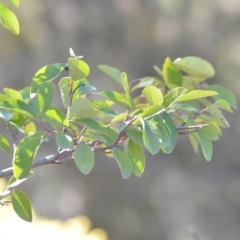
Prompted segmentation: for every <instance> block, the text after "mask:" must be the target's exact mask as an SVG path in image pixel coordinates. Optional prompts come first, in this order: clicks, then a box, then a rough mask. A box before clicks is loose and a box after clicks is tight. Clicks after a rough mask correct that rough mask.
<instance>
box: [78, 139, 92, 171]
mask: <svg viewBox="0 0 240 240" xmlns="http://www.w3.org/2000/svg"><path fill="white" fill-rule="evenodd" d="M74 161H75V163H76V165H77V167H78V169H79V170H80V171H81V172H82V173H83V174H88V173H89V172H90V171H91V170H92V168H93V165H94V153H93V151H92V149H91V148H90V147H89V146H88V145H87V144H86V143H81V144H80V145H78V146H77V147H76V150H75V153H74Z"/></svg>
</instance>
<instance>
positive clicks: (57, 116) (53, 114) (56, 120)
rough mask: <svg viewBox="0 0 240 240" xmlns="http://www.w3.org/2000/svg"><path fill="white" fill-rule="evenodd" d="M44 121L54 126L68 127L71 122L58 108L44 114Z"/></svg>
mask: <svg viewBox="0 0 240 240" xmlns="http://www.w3.org/2000/svg"><path fill="white" fill-rule="evenodd" d="M43 119H44V120H45V121H47V122H49V123H51V124H53V125H56V126H60V127H68V126H69V121H68V119H67V117H66V114H65V113H64V112H63V111H61V110H60V109H58V108H50V109H48V110H47V112H45V113H44V115H43Z"/></svg>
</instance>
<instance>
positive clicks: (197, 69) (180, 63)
mask: <svg viewBox="0 0 240 240" xmlns="http://www.w3.org/2000/svg"><path fill="white" fill-rule="evenodd" d="M174 65H175V66H176V67H177V68H178V69H180V70H181V71H183V72H185V73H187V74H189V75H191V76H194V77H198V78H212V77H213V76H214V75H215V71H214V68H213V66H212V65H211V64H210V63H209V62H207V61H206V60H204V59H202V58H198V57H191V56H190V57H184V58H180V59H176V60H175V61H174Z"/></svg>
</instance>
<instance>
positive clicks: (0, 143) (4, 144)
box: [0, 135, 11, 153]
mask: <svg viewBox="0 0 240 240" xmlns="http://www.w3.org/2000/svg"><path fill="white" fill-rule="evenodd" d="M0 148H1V149H2V150H3V151H4V152H6V153H10V150H11V149H10V145H9V142H8V140H7V139H6V138H5V137H4V136H2V135H0Z"/></svg>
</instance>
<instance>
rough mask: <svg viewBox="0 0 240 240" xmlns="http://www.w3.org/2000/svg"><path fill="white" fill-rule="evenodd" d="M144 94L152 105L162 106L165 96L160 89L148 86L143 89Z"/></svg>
mask: <svg viewBox="0 0 240 240" xmlns="http://www.w3.org/2000/svg"><path fill="white" fill-rule="evenodd" d="M142 93H143V95H144V97H145V98H146V100H147V102H148V103H149V104H150V105H162V103H163V95H162V91H161V90H160V89H159V88H156V87H154V86H147V87H145V88H144V89H143V91H142Z"/></svg>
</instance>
